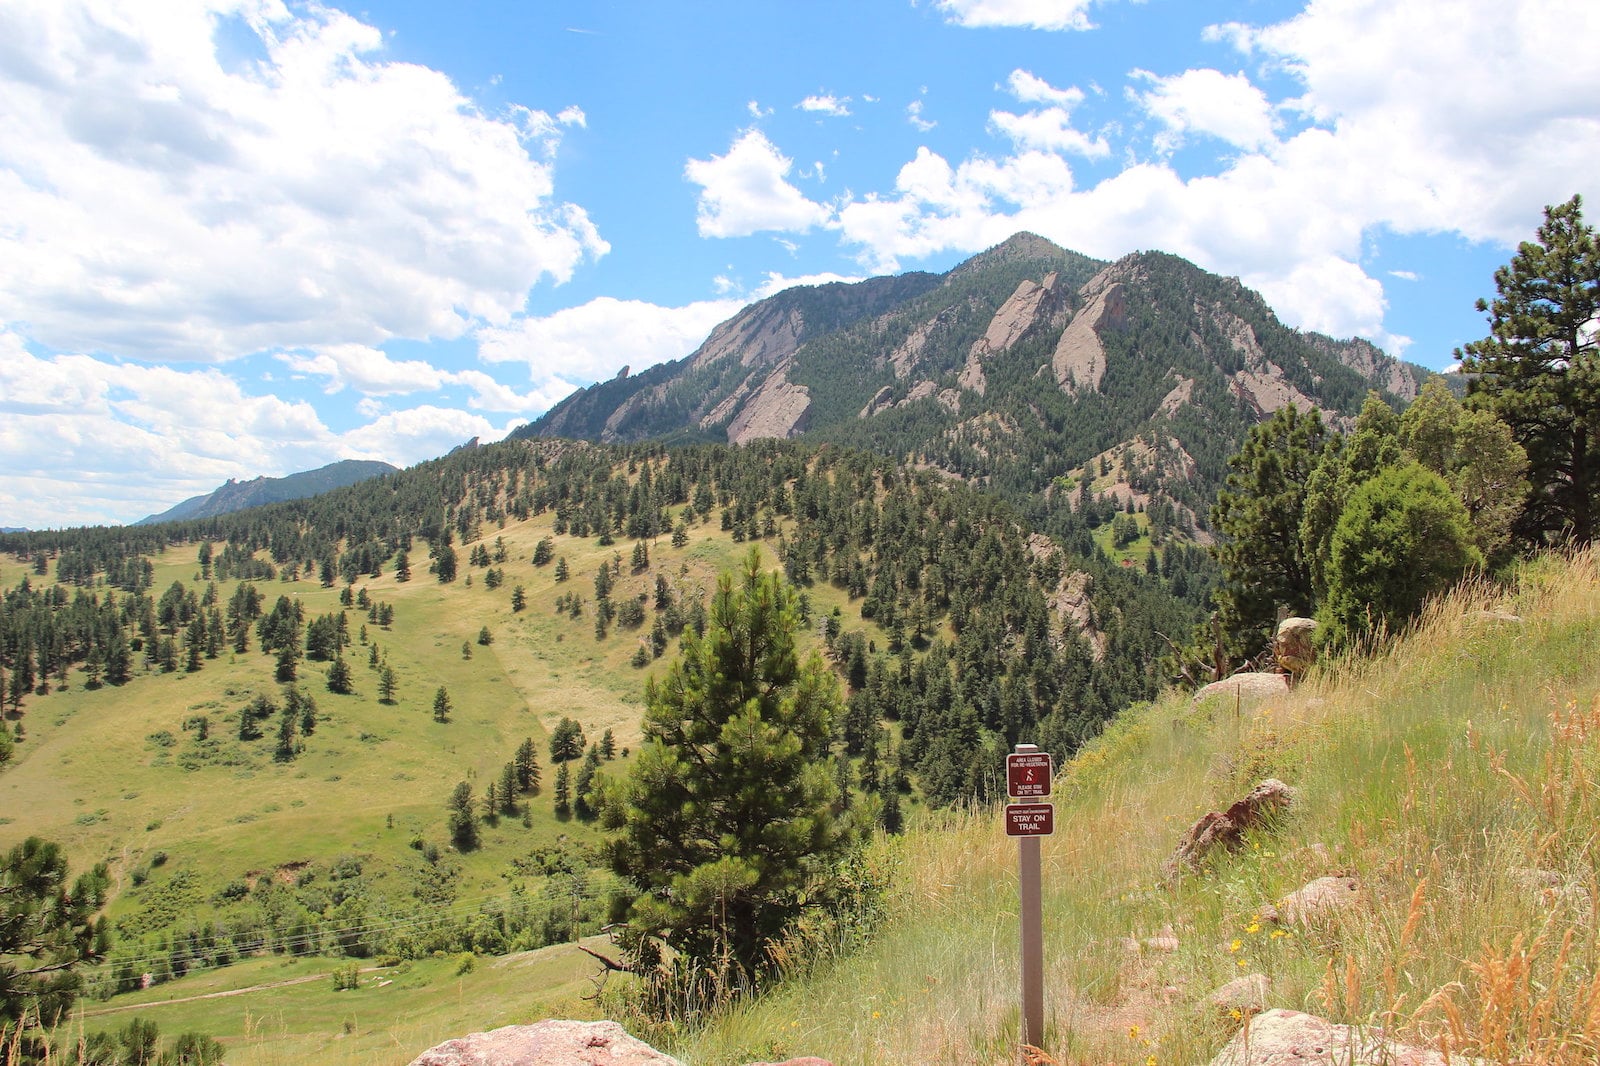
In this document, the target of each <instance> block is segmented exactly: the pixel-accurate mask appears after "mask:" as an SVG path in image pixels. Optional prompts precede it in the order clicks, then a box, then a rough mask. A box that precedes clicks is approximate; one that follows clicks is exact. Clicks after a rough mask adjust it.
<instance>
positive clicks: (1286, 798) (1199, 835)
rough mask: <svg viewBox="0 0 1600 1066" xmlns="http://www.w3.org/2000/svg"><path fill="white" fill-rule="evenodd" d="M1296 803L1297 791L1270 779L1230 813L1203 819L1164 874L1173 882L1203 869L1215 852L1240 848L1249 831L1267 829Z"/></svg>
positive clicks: (1185, 836) (1191, 829) (1185, 838)
mask: <svg viewBox="0 0 1600 1066" xmlns="http://www.w3.org/2000/svg"><path fill="white" fill-rule="evenodd" d="M1294 801H1295V790H1294V789H1292V788H1290V787H1289V786H1288V785H1286V784H1284V783H1283V782H1282V781H1279V780H1278V779H1277V778H1275V777H1269V778H1267V779H1266V780H1265V781H1263V782H1261V783H1260V784H1259V785H1257V786H1256V787H1255V788H1253V789H1251V790H1250V794H1249V795H1248V796H1246V797H1244V798H1243V799H1241V800H1239V801H1238V802H1236V803H1234V804H1233V805H1232V806H1231V807H1229V808H1228V809H1227V810H1226V811H1211V812H1210V813H1208V814H1204V815H1202V816H1201V817H1200V820H1199V821H1197V822H1195V823H1194V825H1192V826H1190V827H1189V831H1188V832H1186V833H1184V834H1183V839H1182V840H1179V841H1178V846H1177V847H1176V848H1175V849H1173V852H1172V857H1171V858H1169V859H1168V860H1167V861H1166V863H1165V864H1164V865H1163V866H1162V872H1163V873H1165V874H1166V876H1167V877H1168V878H1173V877H1176V876H1177V875H1179V874H1180V873H1184V872H1185V871H1189V870H1194V869H1197V868H1199V866H1200V864H1201V863H1202V862H1204V861H1205V858H1206V856H1207V855H1209V854H1211V852H1213V851H1215V850H1216V849H1218V848H1224V849H1232V848H1236V847H1238V846H1239V845H1240V844H1241V843H1242V842H1243V838H1244V834H1245V832H1246V831H1247V830H1250V829H1255V828H1257V827H1258V826H1262V825H1266V824H1267V823H1268V822H1269V821H1270V820H1271V819H1272V818H1273V816H1275V815H1277V814H1279V813H1280V812H1282V811H1284V810H1287V809H1288V808H1289V807H1290V805H1292V804H1293V803H1294Z"/></svg>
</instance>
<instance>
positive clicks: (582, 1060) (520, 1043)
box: [411, 1021, 683, 1066]
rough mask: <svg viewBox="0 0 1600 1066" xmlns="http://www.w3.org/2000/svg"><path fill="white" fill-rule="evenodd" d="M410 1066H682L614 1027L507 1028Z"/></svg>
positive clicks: (552, 1024) (461, 1040)
mask: <svg viewBox="0 0 1600 1066" xmlns="http://www.w3.org/2000/svg"><path fill="white" fill-rule="evenodd" d="M411 1066H683V1063H682V1062H680V1061H678V1060H677V1059H675V1058H673V1057H672V1056H671V1055H663V1054H662V1053H661V1052H659V1051H657V1050H656V1049H655V1048H653V1047H651V1046H650V1045H649V1044H646V1043H644V1042H642V1041H639V1040H635V1039H634V1038H633V1037H631V1036H629V1035H628V1033H627V1031H626V1030H624V1029H623V1028H622V1026H620V1025H618V1024H617V1023H616V1022H569V1021H545V1022H539V1023H538V1024H536V1025H508V1026H505V1027H504V1028H501V1029H494V1030H491V1031H490V1032H487V1033H473V1034H472V1035H470V1036H463V1037H457V1038H456V1039H454V1040H446V1041H445V1042H444V1043H442V1044H439V1045H437V1046H435V1047H431V1048H429V1049H428V1050H427V1051H424V1052H423V1053H422V1054H420V1055H418V1056H417V1057H416V1058H414V1059H412V1060H411Z"/></svg>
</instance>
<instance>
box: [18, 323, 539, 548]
mask: <svg viewBox="0 0 1600 1066" xmlns="http://www.w3.org/2000/svg"><path fill="white" fill-rule="evenodd" d="M377 354H378V355H382V354H383V353H381V352H379V353H377ZM340 356H341V358H344V359H346V362H347V364H348V363H349V362H350V361H351V360H350V358H349V357H350V353H348V352H342V353H340ZM448 376H449V378H450V379H451V381H452V382H454V383H456V384H460V385H462V386H465V387H466V388H468V389H470V390H472V392H473V399H472V400H471V401H469V402H470V406H471V407H472V408H474V409H476V410H482V411H494V412H503V413H509V414H513V415H515V417H512V418H509V419H507V420H506V421H505V422H504V423H495V422H491V421H490V420H489V419H487V418H485V417H484V416H483V415H481V414H475V413H472V412H469V411H462V410H453V409H447V408H443V407H437V406H433V405H422V406H418V407H414V408H410V409H405V410H397V411H385V410H384V409H383V407H382V405H381V404H380V403H379V402H378V401H376V400H372V399H366V400H363V401H361V402H360V403H358V404H357V405H356V410H357V412H358V413H359V414H360V415H361V416H362V417H363V418H365V419H367V421H366V422H365V423H363V424H360V425H357V426H355V427H354V428H351V429H349V430H347V431H345V432H335V431H334V430H332V429H330V428H329V427H328V426H327V425H325V424H324V423H323V421H322V420H321V418H320V417H319V416H318V415H317V413H316V411H315V410H313V409H312V407H311V405H309V404H307V403H304V402H298V401H290V400H284V399H282V398H280V397H277V396H273V395H264V396H263V395H254V394H252V393H250V392H249V391H247V390H246V389H245V388H244V387H243V386H242V385H241V384H240V383H239V382H238V381H237V380H235V379H234V378H233V377H231V376H229V375H228V374H226V373H224V372H223V371H222V370H220V369H218V368H215V367H200V368H194V369H175V368H172V367H162V366H144V365H138V364H132V363H113V362H110V361H108V360H104V359H99V358H95V357H93V356H87V355H76V354H67V355H56V356H52V357H49V358H43V357H40V356H37V355H34V354H33V353H31V352H30V351H28V349H27V347H26V346H25V344H24V342H23V338H22V337H20V336H19V335H18V334H16V333H15V332H12V331H9V330H5V329H4V328H0V469H3V470H4V471H5V472H6V474H5V477H4V478H0V525H18V526H26V527H30V528H34V529H40V528H47V527H57V526H64V525H99V524H115V523H123V522H131V521H134V520H136V519H139V518H142V517H143V516H145V515H147V514H154V513H158V512H160V511H164V510H166V509H167V508H169V507H171V506H172V505H173V504H176V503H178V502H180V501H182V500H185V499H188V498H189V497H191V496H197V495H200V494H202V493H207V492H210V491H212V490H213V489H215V488H216V487H217V486H218V485H219V484H221V483H222V482H223V481H226V480H227V479H228V478H230V477H231V478H239V479H248V478H253V477H256V476H258V475H266V476H269V477H279V476H282V475H284V474H289V473H293V472H295V471H297V470H308V469H314V468H316V467H319V466H323V465H325V464H327V463H328V462H330V461H332V460H334V459H382V460H385V461H388V462H391V463H395V464H396V465H400V466H409V465H411V464H413V463H417V462H421V461H422V460H424V459H430V458H433V457H434V456H438V455H442V454H443V453H445V452H446V451H448V450H449V449H450V448H452V447H454V446H456V445H457V444H460V443H462V442H463V441H466V440H468V439H470V438H472V437H478V438H480V439H481V440H483V441H485V442H488V441H493V440H499V439H500V438H501V437H503V436H505V434H506V433H508V432H510V431H511V430H512V429H514V428H516V427H517V426H518V425H521V424H522V423H523V422H525V421H526V420H527V418H528V417H529V415H530V414H536V413H538V412H540V411H542V410H544V409H545V408H546V407H548V406H549V404H550V403H551V402H553V401H552V398H551V397H548V396H545V395H543V394H538V393H535V394H532V395H529V396H522V395H519V394H517V393H515V392H514V391H512V390H510V389H508V388H506V387H505V386H503V385H501V384H500V383H499V382H496V381H495V380H494V379H492V378H490V377H489V376H488V375H487V374H484V373H482V372H481V371H474V370H467V371H462V372H460V373H457V374H452V375H448ZM556 398H559V397H556Z"/></svg>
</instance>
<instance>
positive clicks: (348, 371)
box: [278, 344, 449, 396]
mask: <svg viewBox="0 0 1600 1066" xmlns="http://www.w3.org/2000/svg"><path fill="white" fill-rule="evenodd" d="M278 358H279V359H281V360H282V361H283V362H284V363H285V364H287V365H288V367H289V369H290V370H292V371H294V372H296V373H299V374H308V375H312V376H315V377H323V378H326V379H327V384H326V386H325V389H326V391H327V392H330V393H333V392H339V391H340V390H342V389H344V388H345V387H347V386H348V387H351V388H354V389H355V390H356V391H358V392H360V393H362V394H364V395H366V396H394V395H400V394H405V393H413V392H428V391H432V390H434V389H437V388H439V387H440V386H441V385H443V384H444V383H445V382H446V381H447V380H449V375H447V374H446V373H445V372H443V371H441V370H439V369H438V368H436V367H434V366H433V365H431V364H429V363H425V362H422V361H421V360H417V359H406V360H400V361H396V360H394V359H391V358H390V357H389V354H388V353H387V352H384V351H381V350H379V349H377V348H372V347H369V346H367V345H365V344H333V345H328V346H326V347H323V348H319V349H317V351H316V352H314V353H312V354H305V353H299V352H286V353H283V354H281V355H279V356H278Z"/></svg>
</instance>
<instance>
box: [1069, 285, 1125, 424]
mask: <svg viewBox="0 0 1600 1066" xmlns="http://www.w3.org/2000/svg"><path fill="white" fill-rule="evenodd" d="M1117 269H1118V268H1117V267H1116V266H1111V267H1108V268H1107V269H1105V270H1102V271H1101V272H1100V273H1099V274H1096V275H1095V276H1094V278H1092V279H1091V280H1090V281H1089V283H1088V284H1087V285H1085V286H1084V287H1083V288H1082V289H1081V290H1079V295H1080V296H1081V297H1082V298H1083V300H1084V305H1083V308H1082V309H1081V310H1080V311H1079V312H1078V313H1077V314H1075V315H1073V316H1072V321H1071V322H1068V323H1067V328H1066V329H1064V330H1062V331H1061V339H1060V340H1059V341H1057V342H1056V350H1055V353H1054V354H1053V355H1052V356H1051V357H1050V365H1051V367H1052V368H1053V369H1054V371H1055V375H1056V384H1057V385H1059V386H1061V388H1062V389H1063V390H1065V391H1066V392H1069V393H1074V394H1075V393H1078V392H1080V391H1083V392H1099V391H1100V381H1101V379H1103V378H1104V377H1105V376H1106V350H1105V346H1104V345H1102V344H1101V343H1100V331H1101V330H1102V329H1106V328H1116V327H1119V326H1121V325H1122V324H1123V323H1125V322H1126V321H1127V316H1128V293H1127V290H1126V289H1125V288H1124V287H1123V285H1122V283H1121V282H1120V281H1117V280H1116V277H1117V274H1116V273H1115V272H1116V271H1117Z"/></svg>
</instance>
